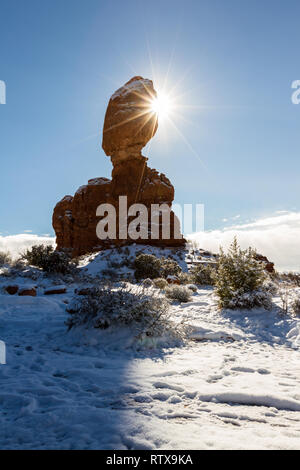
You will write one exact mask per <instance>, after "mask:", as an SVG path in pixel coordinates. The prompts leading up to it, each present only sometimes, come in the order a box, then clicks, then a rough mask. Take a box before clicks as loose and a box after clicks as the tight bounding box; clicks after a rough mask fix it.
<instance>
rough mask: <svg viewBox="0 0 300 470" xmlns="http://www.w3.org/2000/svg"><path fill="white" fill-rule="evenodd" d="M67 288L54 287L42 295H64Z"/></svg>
mask: <svg viewBox="0 0 300 470" xmlns="http://www.w3.org/2000/svg"><path fill="white" fill-rule="evenodd" d="M66 292H67V288H66V287H65V286H54V287H50V288H49V289H46V290H45V292H44V295H55V294H65V293H66Z"/></svg>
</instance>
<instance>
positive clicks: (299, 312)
mask: <svg viewBox="0 0 300 470" xmlns="http://www.w3.org/2000/svg"><path fill="white" fill-rule="evenodd" d="M291 310H292V313H293V314H294V315H296V316H297V317H300V297H296V298H295V299H294V300H293V302H292V304H291Z"/></svg>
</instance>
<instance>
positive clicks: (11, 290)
mask: <svg viewBox="0 0 300 470" xmlns="http://www.w3.org/2000/svg"><path fill="white" fill-rule="evenodd" d="M5 290H6V292H7V293H8V294H9V295H15V294H16V293H17V292H18V290H19V286H16V285H14V286H7V287H5Z"/></svg>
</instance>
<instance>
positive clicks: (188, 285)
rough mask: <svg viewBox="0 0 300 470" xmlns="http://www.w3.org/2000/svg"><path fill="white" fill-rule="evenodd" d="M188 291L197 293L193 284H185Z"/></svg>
mask: <svg viewBox="0 0 300 470" xmlns="http://www.w3.org/2000/svg"><path fill="white" fill-rule="evenodd" d="M185 287H187V288H188V289H190V290H191V291H192V292H194V293H195V292H197V290H198V288H197V286H195V284H186V286H185Z"/></svg>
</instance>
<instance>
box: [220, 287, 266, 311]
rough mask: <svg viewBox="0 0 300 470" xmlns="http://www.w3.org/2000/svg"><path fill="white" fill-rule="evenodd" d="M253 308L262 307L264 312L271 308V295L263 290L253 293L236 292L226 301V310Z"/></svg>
mask: <svg viewBox="0 0 300 470" xmlns="http://www.w3.org/2000/svg"><path fill="white" fill-rule="evenodd" d="M255 307H263V308H265V309H266V310H270V309H271V308H272V295H271V294H270V292H267V291H264V290H256V291H253V292H236V293H235V295H234V296H233V297H232V298H231V299H228V300H227V301H226V308H229V309H232V310H235V309H248V310H251V309H252V308H255Z"/></svg>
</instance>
